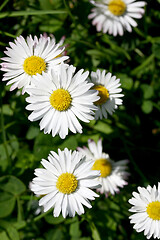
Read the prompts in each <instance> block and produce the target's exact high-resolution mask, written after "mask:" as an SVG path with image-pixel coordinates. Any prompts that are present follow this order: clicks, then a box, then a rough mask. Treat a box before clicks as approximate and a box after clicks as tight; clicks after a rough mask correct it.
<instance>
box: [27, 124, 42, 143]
mask: <svg viewBox="0 0 160 240" xmlns="http://www.w3.org/2000/svg"><path fill="white" fill-rule="evenodd" d="M39 132H40V130H39V128H38V127H34V126H30V128H29V129H28V131H27V134H26V139H28V140H31V139H34V138H35V137H37V136H38V134H39Z"/></svg>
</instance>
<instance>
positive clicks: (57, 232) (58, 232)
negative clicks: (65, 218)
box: [45, 228, 65, 240]
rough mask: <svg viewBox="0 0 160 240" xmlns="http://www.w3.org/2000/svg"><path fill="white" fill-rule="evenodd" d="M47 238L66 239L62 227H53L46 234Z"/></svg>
mask: <svg viewBox="0 0 160 240" xmlns="http://www.w3.org/2000/svg"><path fill="white" fill-rule="evenodd" d="M45 235H46V236H45V239H46V240H57V239H58V240H64V239H65V237H64V233H63V231H62V229H61V228H56V229H51V230H50V231H48V232H47V233H46V234H45Z"/></svg>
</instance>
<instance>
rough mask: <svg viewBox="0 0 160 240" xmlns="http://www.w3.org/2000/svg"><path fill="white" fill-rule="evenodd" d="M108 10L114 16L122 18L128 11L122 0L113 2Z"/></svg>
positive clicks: (112, 0)
mask: <svg viewBox="0 0 160 240" xmlns="http://www.w3.org/2000/svg"><path fill="white" fill-rule="evenodd" d="M108 9H109V11H110V12H111V13H112V14H113V15H115V16H121V15H123V13H124V12H125V11H126V4H125V3H124V1H122V0H111V1H110V2H109V4H108Z"/></svg>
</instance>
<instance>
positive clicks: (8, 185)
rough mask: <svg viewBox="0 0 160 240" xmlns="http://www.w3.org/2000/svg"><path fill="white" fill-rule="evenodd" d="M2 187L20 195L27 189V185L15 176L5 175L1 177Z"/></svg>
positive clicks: (0, 183)
mask: <svg viewBox="0 0 160 240" xmlns="http://www.w3.org/2000/svg"><path fill="white" fill-rule="evenodd" d="M0 189H2V190H3V191H6V192H9V193H12V194H13V195H19V194H21V193H23V192H24V191H25V190H26V186H25V185H24V183H23V182H22V181H21V180H19V179H18V178H16V177H15V176H4V177H1V178H0Z"/></svg>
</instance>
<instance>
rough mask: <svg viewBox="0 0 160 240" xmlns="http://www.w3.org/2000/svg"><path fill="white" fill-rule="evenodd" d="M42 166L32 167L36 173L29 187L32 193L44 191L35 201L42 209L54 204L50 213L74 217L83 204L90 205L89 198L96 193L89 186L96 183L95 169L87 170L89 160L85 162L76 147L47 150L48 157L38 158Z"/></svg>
mask: <svg viewBox="0 0 160 240" xmlns="http://www.w3.org/2000/svg"><path fill="white" fill-rule="evenodd" d="M41 163H42V165H43V166H44V168H45V169H43V168H38V169H35V175H36V177H35V178H34V179H33V184H32V185H31V190H32V191H33V192H34V193H35V194H39V195H44V196H43V197H42V198H41V199H40V201H39V205H40V206H43V207H44V212H46V211H48V210H49V209H51V208H54V211H53V215H54V217H58V216H59V214H60V212H61V211H62V215H63V217H64V218H66V216H67V215H69V216H70V217H74V216H75V213H76V212H77V213H78V214H79V215H81V214H83V213H84V208H83V205H84V206H86V207H88V208H91V207H92V206H91V204H90V202H89V200H94V199H95V197H98V195H97V194H96V193H95V192H94V191H92V190H91V189H96V188H97V187H99V186H100V185H99V182H98V181H97V180H95V179H96V178H97V177H98V176H99V175H100V173H99V171H93V170H91V167H92V165H93V162H92V161H90V162H86V161H85V158H82V156H81V154H80V153H79V152H77V151H73V152H72V151H71V150H68V149H67V148H65V149H64V151H61V150H60V149H58V154H56V153H55V152H53V151H51V152H50V154H49V156H48V161H47V160H45V159H42V161H41Z"/></svg>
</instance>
